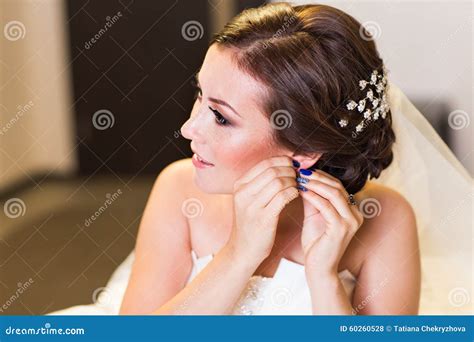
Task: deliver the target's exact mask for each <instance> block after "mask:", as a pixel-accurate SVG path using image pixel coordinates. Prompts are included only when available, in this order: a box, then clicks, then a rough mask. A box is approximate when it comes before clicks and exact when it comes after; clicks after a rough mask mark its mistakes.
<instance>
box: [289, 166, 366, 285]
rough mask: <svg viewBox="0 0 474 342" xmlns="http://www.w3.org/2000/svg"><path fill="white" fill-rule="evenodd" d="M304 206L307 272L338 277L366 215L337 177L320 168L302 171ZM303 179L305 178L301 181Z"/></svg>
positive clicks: (303, 245)
mask: <svg viewBox="0 0 474 342" xmlns="http://www.w3.org/2000/svg"><path fill="white" fill-rule="evenodd" d="M298 180H299V183H300V184H301V186H303V187H304V188H306V189H307V190H306V191H304V188H301V189H300V193H301V197H302V198H303V206H304V221H303V231H302V234H301V243H302V247H303V251H304V254H305V269H306V273H307V274H311V275H313V276H314V275H315V274H317V275H322V276H323V277H324V276H328V275H329V276H336V275H337V273H338V272H337V270H338V266H339V261H340V259H341V257H342V255H343V254H344V251H345V250H346V248H347V246H348V245H349V242H350V241H351V239H352V237H353V236H354V234H355V233H356V231H357V230H358V229H359V227H360V226H361V225H362V223H363V221H364V217H363V215H362V213H361V212H360V211H359V209H358V207H357V206H355V205H350V204H349V203H348V198H349V194H348V193H347V191H346V190H345V189H344V187H343V185H342V183H341V182H340V181H339V180H338V179H337V178H335V177H333V176H331V175H329V174H328V173H326V172H324V171H321V170H315V171H311V170H300V177H299V179H298ZM301 180H302V181H301Z"/></svg>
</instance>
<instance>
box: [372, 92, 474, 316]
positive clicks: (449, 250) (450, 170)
mask: <svg viewBox="0 0 474 342" xmlns="http://www.w3.org/2000/svg"><path fill="white" fill-rule="evenodd" d="M387 97H388V101H389V105H390V109H391V112H392V120H393V129H394V131H395V135H396V143H395V145H394V161H393V163H392V164H391V165H390V166H389V167H388V168H387V169H386V170H384V171H383V172H382V174H381V176H380V177H379V178H378V179H374V180H373V181H374V182H377V183H382V184H384V185H387V186H389V187H391V188H393V189H395V190H397V191H398V192H400V193H401V194H403V195H404V196H405V198H406V199H407V200H408V201H409V202H410V204H411V205H412V207H413V209H414V210H415V213H416V217H417V225H418V231H419V238H420V249H421V261H422V294H421V303H420V314H473V312H474V310H473V304H472V298H473V273H474V271H473V242H474V241H473V197H474V188H473V180H472V178H471V177H470V175H469V174H468V172H467V171H466V170H465V169H464V167H463V166H462V165H461V164H460V162H459V161H458V160H457V159H456V157H455V156H454V155H453V153H452V152H451V150H450V149H449V148H448V147H447V145H446V144H445V143H444V142H443V141H442V140H441V138H440V137H439V136H438V134H437V133H436V131H435V130H434V129H433V127H432V126H431V125H430V124H429V123H428V121H427V120H426V119H425V117H424V116H423V115H422V114H421V113H420V112H419V111H418V110H417V109H416V108H415V106H414V105H413V104H412V103H411V102H410V101H409V100H408V98H407V97H406V96H405V95H404V94H403V92H402V91H401V90H400V89H399V88H398V87H397V86H396V85H394V84H393V83H389V86H388V95H387Z"/></svg>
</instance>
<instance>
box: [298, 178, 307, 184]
mask: <svg viewBox="0 0 474 342" xmlns="http://www.w3.org/2000/svg"><path fill="white" fill-rule="evenodd" d="M296 181H297V182H298V183H301V184H306V183H308V182H309V179H308V178H304V177H296Z"/></svg>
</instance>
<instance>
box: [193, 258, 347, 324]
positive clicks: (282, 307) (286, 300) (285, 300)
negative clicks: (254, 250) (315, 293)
mask: <svg viewBox="0 0 474 342" xmlns="http://www.w3.org/2000/svg"><path fill="white" fill-rule="evenodd" d="M191 254H192V258H193V268H192V270H191V274H190V275H189V278H188V280H187V283H189V282H190V281H191V280H192V279H193V278H194V277H195V276H196V275H197V274H198V273H199V272H200V271H201V270H202V269H204V268H205V267H206V265H207V264H208V263H209V262H211V260H212V258H213V255H212V254H210V255H206V256H203V257H198V256H197V255H196V253H195V252H194V251H192V252H191ZM339 277H340V279H341V281H342V284H343V286H344V289H345V291H346V293H347V294H348V295H349V297H350V298H351V299H352V294H353V289H354V286H355V282H356V278H355V277H354V275H352V273H350V272H349V270H347V269H346V270H343V271H341V272H339ZM232 314H233V315H311V314H312V304H311V296H310V292H309V288H308V285H307V282H306V275H305V272H304V266H303V265H300V264H298V263H295V262H293V261H290V260H288V259H285V258H282V259H281V261H280V264H279V265H278V267H277V270H276V272H275V274H274V276H273V277H272V278H267V277H263V276H260V275H254V276H252V277H250V279H249V281H248V283H247V286H246V288H245V289H244V290H243V291H242V294H241V295H240V297H239V299H238V300H237V302H236V304H235V306H234V308H233V309H232Z"/></svg>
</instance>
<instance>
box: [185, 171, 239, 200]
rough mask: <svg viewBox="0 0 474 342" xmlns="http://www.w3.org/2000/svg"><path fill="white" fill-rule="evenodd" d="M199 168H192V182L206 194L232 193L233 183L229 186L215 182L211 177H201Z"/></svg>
mask: <svg viewBox="0 0 474 342" xmlns="http://www.w3.org/2000/svg"><path fill="white" fill-rule="evenodd" d="M199 172H200V171H199V170H194V175H193V180H194V184H196V186H197V187H198V188H199V189H200V190H201V191H202V192H205V193H207V194H232V193H233V192H234V191H233V190H234V189H233V185H232V184H231V183H229V184H231V186H230V187H229V186H228V185H227V184H226V185H223V184H220V183H219V182H216V180H215V179H212V178H211V177H206V178H205V177H203V175H200V174H199Z"/></svg>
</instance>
